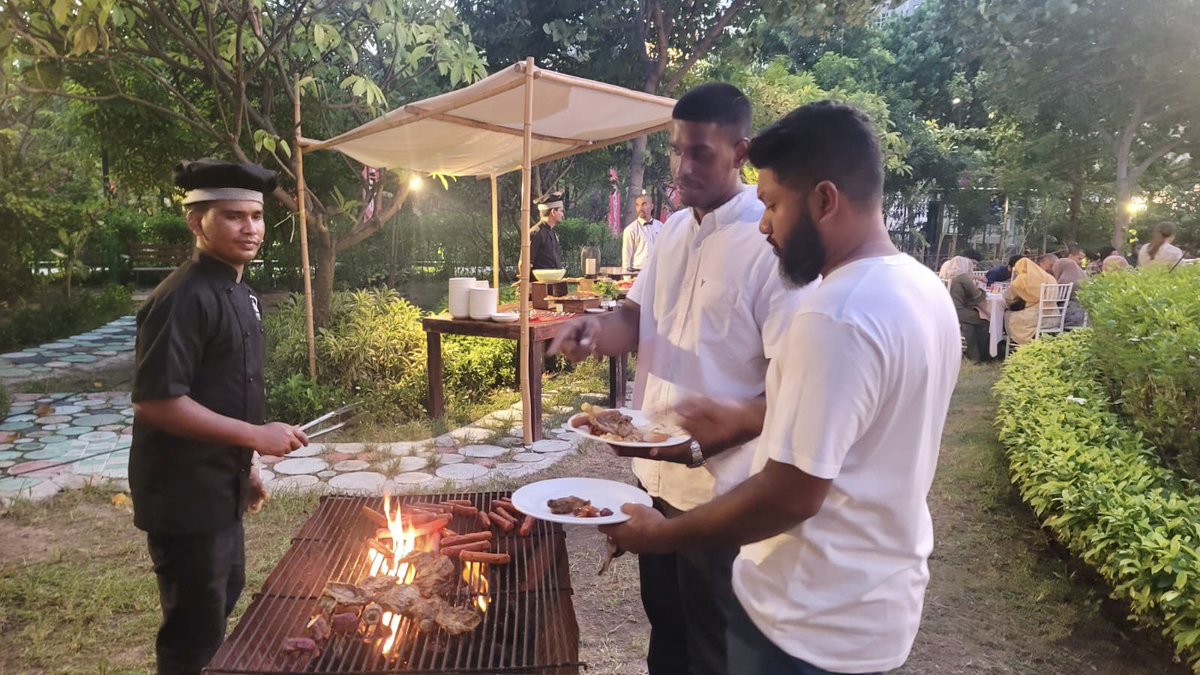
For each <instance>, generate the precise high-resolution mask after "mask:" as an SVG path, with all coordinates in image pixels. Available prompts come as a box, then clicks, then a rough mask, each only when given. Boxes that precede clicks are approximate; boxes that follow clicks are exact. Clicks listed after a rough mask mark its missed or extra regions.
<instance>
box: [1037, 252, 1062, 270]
mask: <svg viewBox="0 0 1200 675" xmlns="http://www.w3.org/2000/svg"><path fill="white" fill-rule="evenodd" d="M1056 262H1058V256H1056V255H1054V254H1053V253H1047V254H1045V255H1043V256H1042V257H1040V258H1038V263H1037V264H1038V267H1040V268H1042V269H1043V270H1045V272H1046V273H1047V274H1054V263H1056Z"/></svg>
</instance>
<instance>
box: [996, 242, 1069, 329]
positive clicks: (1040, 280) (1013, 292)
mask: <svg viewBox="0 0 1200 675" xmlns="http://www.w3.org/2000/svg"><path fill="white" fill-rule="evenodd" d="M1050 257H1051V258H1055V257H1056V256H1053V255H1051V256H1050ZM1053 283H1057V282H1056V281H1055V280H1054V277H1052V276H1050V273H1049V272H1047V271H1045V270H1044V269H1042V268H1041V266H1039V265H1036V264H1034V262H1033V261H1032V260H1030V259H1029V258H1021V259H1020V260H1018V261H1017V264H1016V265H1014V266H1013V280H1012V285H1011V286H1009V287H1008V293H1006V294H1005V297H1004V299H1005V300H1006V301H1007V302H1008V306H1009V307H1010V308H1011V310H1012V311H1010V312H1008V314H1007V316H1006V317H1005V318H1006V321H1005V324H1006V325H1005V328H1006V329H1008V334H1009V336H1011V337H1012V341H1013V342H1015V343H1016V344H1018V345H1023V344H1028V343H1029V342H1032V341H1033V337H1034V335H1036V334H1037V321H1038V303H1039V302H1041V300H1042V285H1043V284H1053Z"/></svg>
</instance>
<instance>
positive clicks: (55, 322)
mask: <svg viewBox="0 0 1200 675" xmlns="http://www.w3.org/2000/svg"><path fill="white" fill-rule="evenodd" d="M133 309H134V303H133V296H132V295H131V294H130V292H129V289H128V288H125V287H124V286H108V287H106V288H105V289H104V290H102V291H100V292H99V293H79V294H78V295H76V296H75V297H74V298H72V299H70V300H67V299H65V298H64V299H60V300H56V301H54V302H51V303H45V304H42V305H38V306H31V307H26V308H24V309H19V310H17V311H15V312H13V313H12V315H11V317H10V318H9V320H8V322H7V323H5V324H4V325H3V326H0V352H5V351H12V350H14V349H20V348H22V347H28V346H31V345H38V344H42V343H45V342H52V341H54V340H58V339H61V338H64V337H69V336H71V335H75V334H77V333H83V332H86V331H89V330H92V329H93V328H98V327H100V326H102V325H104V324H106V323H108V322H109V321H112V320H113V319H116V318H119V317H122V316H125V315H127V314H129V313H130V312H132V311H133Z"/></svg>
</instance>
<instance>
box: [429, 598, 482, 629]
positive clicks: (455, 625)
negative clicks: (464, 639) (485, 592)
mask: <svg viewBox="0 0 1200 675" xmlns="http://www.w3.org/2000/svg"><path fill="white" fill-rule="evenodd" d="M435 621H436V622H437V625H439V626H441V627H442V630H444V631H446V633H448V634H450V635H462V634H463V633H470V632H471V631H473V630H475V629H476V628H477V627H479V624H480V622H481V621H483V617H482V616H480V615H479V612H476V611H475V610H474V609H471V608H469V607H451V606H450V605H442V607H441V609H439V610H438V613H437V618H436V619H435Z"/></svg>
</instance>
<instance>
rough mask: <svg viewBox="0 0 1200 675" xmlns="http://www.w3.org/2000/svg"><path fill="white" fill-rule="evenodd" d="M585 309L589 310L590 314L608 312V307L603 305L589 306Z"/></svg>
mask: <svg viewBox="0 0 1200 675" xmlns="http://www.w3.org/2000/svg"><path fill="white" fill-rule="evenodd" d="M583 311H585V312H587V313H588V314H605V313H607V312H608V310H607V309H603V308H601V307H588V308H587V309H585V310H583Z"/></svg>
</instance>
